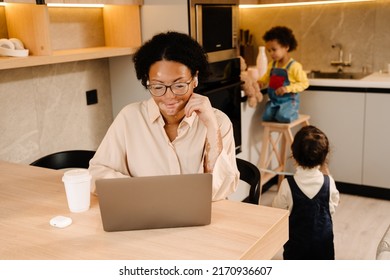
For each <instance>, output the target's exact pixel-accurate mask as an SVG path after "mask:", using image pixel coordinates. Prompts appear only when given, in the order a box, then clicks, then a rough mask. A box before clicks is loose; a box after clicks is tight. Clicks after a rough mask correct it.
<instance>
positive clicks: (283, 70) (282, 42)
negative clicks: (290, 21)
mask: <svg viewBox="0 0 390 280" xmlns="http://www.w3.org/2000/svg"><path fill="white" fill-rule="evenodd" d="M263 39H264V41H265V47H266V49H267V51H268V53H269V54H270V56H271V58H272V61H271V62H270V63H269V64H268V69H267V72H266V73H265V74H264V76H263V77H261V78H260V79H259V84H260V88H261V89H263V88H265V87H267V86H268V89H267V92H268V97H269V101H268V102H267V104H266V108H265V112H264V114H263V120H264V121H277V122H282V123H290V122H292V121H294V120H296V119H297V118H298V110H299V93H300V92H302V91H304V90H305V89H306V88H308V87H309V82H308V79H307V75H306V73H305V71H303V69H302V65H301V64H300V63H299V62H297V61H295V60H294V59H292V58H291V57H290V52H292V51H293V50H295V49H296V48H297V45H298V43H297V40H296V39H295V36H294V34H293V32H292V30H291V29H289V28H287V27H284V26H276V27H273V28H271V29H270V30H269V31H267V32H266V33H265V34H264V36H263Z"/></svg>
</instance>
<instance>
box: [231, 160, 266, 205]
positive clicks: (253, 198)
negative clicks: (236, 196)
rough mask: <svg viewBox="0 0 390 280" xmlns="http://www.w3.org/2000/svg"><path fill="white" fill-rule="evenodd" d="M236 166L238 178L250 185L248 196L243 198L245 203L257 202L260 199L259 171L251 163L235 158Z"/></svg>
mask: <svg viewBox="0 0 390 280" xmlns="http://www.w3.org/2000/svg"><path fill="white" fill-rule="evenodd" d="M236 160H237V168H238V171H240V180H242V181H244V182H246V183H248V184H249V185H250V191H249V196H248V197H247V198H245V199H244V200H243V202H246V203H252V204H259V200H260V178H261V175H260V171H259V169H258V168H257V167H256V165H254V164H253V163H251V162H249V161H246V160H243V159H240V158H237V159H236Z"/></svg>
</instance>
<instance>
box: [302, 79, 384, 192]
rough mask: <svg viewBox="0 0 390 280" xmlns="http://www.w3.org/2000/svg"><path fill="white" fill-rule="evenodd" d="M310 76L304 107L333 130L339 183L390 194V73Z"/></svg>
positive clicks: (331, 136) (317, 123)
mask: <svg viewBox="0 0 390 280" xmlns="http://www.w3.org/2000/svg"><path fill="white" fill-rule="evenodd" d="M309 81H310V87H309V88H308V89H307V90H306V91H305V92H304V93H302V94H301V109H300V112H301V113H302V114H308V115H310V116H311V124H313V125H315V126H317V127H319V128H320V129H322V130H323V131H324V132H325V133H326V134H327V135H328V138H329V141H330V143H331V152H330V165H329V166H330V171H331V173H332V175H333V176H334V178H335V180H336V181H337V182H339V184H338V187H339V188H341V191H343V189H344V188H345V189H344V190H346V192H348V193H354V194H361V195H365V196H371V197H378V198H386V199H390V180H388V178H387V174H389V173H390V165H389V164H388V161H387V159H388V158H390V145H389V144H388V143H390V125H389V121H390V111H389V109H388V106H389V104H390V75H389V74H387V73H384V74H382V73H373V74H371V75H368V76H366V77H364V78H363V79H359V80H357V79H353V80H352V79H309Z"/></svg>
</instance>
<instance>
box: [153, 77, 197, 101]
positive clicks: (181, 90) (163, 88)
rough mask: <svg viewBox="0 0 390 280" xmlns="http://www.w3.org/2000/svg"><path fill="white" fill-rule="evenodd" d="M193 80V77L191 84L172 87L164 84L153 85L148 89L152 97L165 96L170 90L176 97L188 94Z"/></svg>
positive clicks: (175, 84)
mask: <svg viewBox="0 0 390 280" xmlns="http://www.w3.org/2000/svg"><path fill="white" fill-rule="evenodd" d="M193 79H194V78H193V77H192V78H191V80H190V81H189V82H186V83H185V82H183V83H173V84H171V85H170V86H167V85H164V84H151V85H147V86H146V87H147V89H148V90H149V92H150V93H151V94H152V95H154V96H157V97H160V96H163V95H164V94H165V93H166V92H167V89H168V88H169V89H170V90H171V91H172V93H173V94H174V95H176V96H181V95H184V94H186V93H187V92H188V89H189V85H190V83H191V82H192V80H193Z"/></svg>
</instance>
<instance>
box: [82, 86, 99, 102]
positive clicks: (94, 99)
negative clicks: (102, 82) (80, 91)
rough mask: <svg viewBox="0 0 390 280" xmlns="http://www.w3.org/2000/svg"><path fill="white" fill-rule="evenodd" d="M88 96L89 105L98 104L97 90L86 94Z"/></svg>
mask: <svg viewBox="0 0 390 280" xmlns="http://www.w3.org/2000/svg"><path fill="white" fill-rule="evenodd" d="M85 94H86V96H87V105H92V104H96V103H98V96H97V90H96V89H92V90H88V91H86V92H85Z"/></svg>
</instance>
